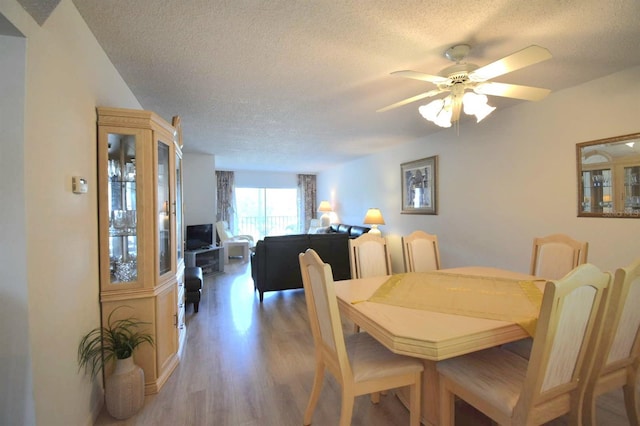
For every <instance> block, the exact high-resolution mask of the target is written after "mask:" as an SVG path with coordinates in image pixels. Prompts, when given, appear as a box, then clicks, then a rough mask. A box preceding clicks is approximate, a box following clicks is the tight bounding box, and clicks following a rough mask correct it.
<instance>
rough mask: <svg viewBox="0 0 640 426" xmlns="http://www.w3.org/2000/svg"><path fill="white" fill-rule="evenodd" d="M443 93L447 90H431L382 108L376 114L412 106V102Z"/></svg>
mask: <svg viewBox="0 0 640 426" xmlns="http://www.w3.org/2000/svg"><path fill="white" fill-rule="evenodd" d="M442 92H446V90H440V89H434V90H430V91H428V92H424V93H420V94H419V95H416V96H413V97H411V98H407V99H405V100H402V101H400V102H396V103H395V104H391V105H389V106H386V107H384V108H380V109H379V110H377V111H376V112H385V111H389V110H390V109H393V108H397V107H400V106H402V105H406V104H410V103H411V102H416V101H419V100H420V99H424V98H430V97H431V96H435V95H437V94H439V93H442Z"/></svg>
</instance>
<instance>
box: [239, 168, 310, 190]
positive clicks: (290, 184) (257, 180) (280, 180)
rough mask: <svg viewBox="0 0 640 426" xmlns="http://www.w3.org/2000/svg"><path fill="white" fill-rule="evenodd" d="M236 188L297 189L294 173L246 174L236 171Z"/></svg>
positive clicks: (296, 177)
mask: <svg viewBox="0 0 640 426" xmlns="http://www.w3.org/2000/svg"><path fill="white" fill-rule="evenodd" d="M234 178H235V183H236V187H238V188H297V187H298V175H297V174H296V173H281V172H248V171H237V172H235V174H234Z"/></svg>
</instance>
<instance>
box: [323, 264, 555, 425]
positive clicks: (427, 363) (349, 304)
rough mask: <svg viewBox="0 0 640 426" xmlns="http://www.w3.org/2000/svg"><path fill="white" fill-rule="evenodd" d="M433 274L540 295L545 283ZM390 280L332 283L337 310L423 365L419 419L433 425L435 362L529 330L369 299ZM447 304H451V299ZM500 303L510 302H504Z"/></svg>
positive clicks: (520, 277) (479, 270)
mask: <svg viewBox="0 0 640 426" xmlns="http://www.w3.org/2000/svg"><path fill="white" fill-rule="evenodd" d="M437 273H438V274H453V277H451V276H450V277H447V278H448V279H449V280H451V279H455V278H454V277H460V281H465V283H466V285H468V286H469V285H470V286H477V288H478V289H483V286H488V284H487V282H488V281H487V278H496V279H503V280H514V281H520V282H528V283H530V284H533V285H534V286H535V288H537V290H538V291H539V293H540V297H541V295H542V292H543V291H544V285H545V282H546V281H545V280H542V279H539V278H538V277H535V276H532V275H527V274H522V273H519V272H513V271H508V270H504V269H497V268H490V267H463V268H451V269H441V270H439V271H437ZM391 277H393V276H382V277H371V278H362V279H352V280H344V281H336V282H335V291H336V296H337V298H338V306H339V308H340V311H341V313H342V314H343V315H344V316H345V317H347V318H349V319H350V320H352V321H353V322H355V323H356V324H357V325H359V326H360V328H361V329H362V330H364V331H366V332H368V333H369V334H371V335H372V336H373V337H374V338H375V339H377V340H378V341H379V342H381V343H382V344H383V345H384V346H386V347H387V348H389V349H390V350H391V351H392V352H395V353H397V354H402V355H408V356H412V357H416V358H420V359H422V360H423V361H424V374H423V381H422V406H421V415H422V420H423V423H424V424H426V425H433V426H435V425H437V424H438V414H439V397H438V396H439V393H438V386H439V384H438V373H437V371H436V363H437V362H438V361H440V360H444V359H448V358H452V357H455V356H459V355H463V354H467V353H470V352H475V351H479V350H482V349H486V348H490V347H493V346H499V345H502V344H504V343H509V342H513V341H516V340H519V339H523V338H526V337H529V336H530V332H527V331H525V328H523V327H522V326H521V325H519V324H518V323H517V322H515V321H513V320H497V319H487V318H481V317H478V316H468V315H466V314H465V315H463V314H460V313H451V310H444V312H443V311H442V310H440V309H439V308H433V307H431V308H429V307H428V306H427V307H424V306H420V307H415V306H413V305H412V306H413V307H406V306H400V305H398V304H387V303H380V302H374V301H371V300H370V299H372V297H373V296H375V295H377V294H378V293H379V292H378V290H379V289H381V287H382V286H383V285H386V284H385V283H388V281H389V280H390V278H391ZM474 277H476V278H477V279H476V278H474ZM463 278H464V280H463ZM452 297H456V295H454V296H452ZM373 299H375V297H373ZM485 300H486V299H485ZM496 300H501V296H496ZM411 302H416V301H411ZM417 302H419V301H417ZM449 302H452V303H453V304H454V305H455V299H452V300H450V301H449ZM478 303H483V302H482V298H480V297H479V298H478ZM504 303H510V302H509V301H507V300H506V299H505V300H504ZM481 308H482V307H481ZM536 317H537V314H536ZM398 397H399V398H400V399H401V400H402V401H403V403H405V405H407V406H408V404H407V402H408V401H407V399H408V393H407V392H406V390H403V389H401V390H399V392H398Z"/></svg>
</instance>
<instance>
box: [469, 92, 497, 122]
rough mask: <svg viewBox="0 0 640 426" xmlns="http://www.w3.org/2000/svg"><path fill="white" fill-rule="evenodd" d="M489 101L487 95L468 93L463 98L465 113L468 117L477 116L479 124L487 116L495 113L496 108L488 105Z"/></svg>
mask: <svg viewBox="0 0 640 426" xmlns="http://www.w3.org/2000/svg"><path fill="white" fill-rule="evenodd" d="M488 100H489V99H488V98H487V96H486V95H478V94H477V93H473V92H466V93H465V94H464V96H463V97H462V104H463V105H464V113H465V114H467V115H475V116H476V122H477V123H479V122H480V121H482V119H484V118H485V117H486V116H487V115H489V114H491V113H492V112H493V111H495V109H496V107H492V106H491V105H489V104H488V103H487V101H488Z"/></svg>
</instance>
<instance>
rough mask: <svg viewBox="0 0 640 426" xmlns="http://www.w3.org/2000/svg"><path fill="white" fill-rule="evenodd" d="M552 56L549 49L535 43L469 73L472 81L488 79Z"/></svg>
mask: <svg viewBox="0 0 640 426" xmlns="http://www.w3.org/2000/svg"><path fill="white" fill-rule="evenodd" d="M550 58H551V53H550V52H549V50H547V49H545V48H544V47H540V46H536V45H535V44H534V45H532V46H529V47H525V48H524V49H522V50H519V51H518V52H516V53H512V54H511V55H509V56H505V57H504V58H502V59H498V60H497V61H495V62H492V63H490V64H488V65H485V66H483V67H480V68H478V69H477V70H475V71H471V72H470V73H469V78H470V79H471V80H472V81H487V80H490V79H492V78H494V77H498V76H500V75H503V74H507V73H509V72H512V71H516V70H519V69H520V68H524V67H528V66H529V65H533V64H537V63H538V62H542V61H546V60H547V59H550Z"/></svg>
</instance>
